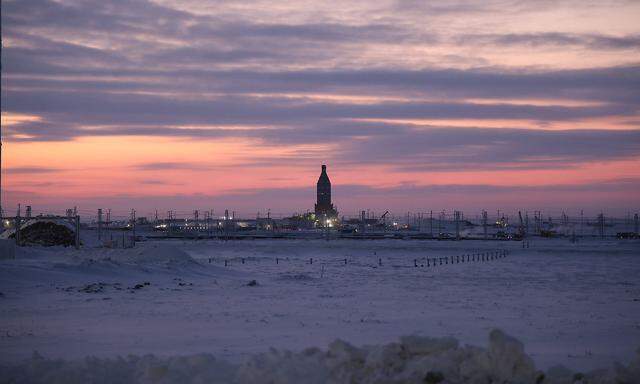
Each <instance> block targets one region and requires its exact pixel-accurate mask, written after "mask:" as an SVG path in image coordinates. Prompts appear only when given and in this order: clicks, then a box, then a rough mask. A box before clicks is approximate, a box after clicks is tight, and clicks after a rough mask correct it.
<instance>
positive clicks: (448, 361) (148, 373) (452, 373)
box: [0, 330, 640, 384]
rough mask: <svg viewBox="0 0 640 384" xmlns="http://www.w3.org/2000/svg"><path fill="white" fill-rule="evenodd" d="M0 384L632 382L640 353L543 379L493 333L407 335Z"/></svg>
mask: <svg viewBox="0 0 640 384" xmlns="http://www.w3.org/2000/svg"><path fill="white" fill-rule="evenodd" d="M0 377H2V378H3V379H5V380H7V381H8V382H12V383H13V382H15V383H27V382H28V383H50V382H61V383H62V382H64V383H86V382H91V383H114V382H118V383H131V382H134V383H204V382H207V383H432V384H435V383H443V384H444V383H484V384H486V383H535V384H541V383H550V384H556V383H557V384H561V383H592V384H598V383H602V384H604V383H637V382H639V380H640V350H639V351H638V354H637V355H636V357H635V360H634V361H633V362H632V363H631V364H630V365H629V366H623V365H620V364H616V365H615V366H614V367H613V368H611V369H609V370H606V369H605V370H598V371H593V372H589V373H573V372H571V371H569V370H568V369H566V368H563V367H554V368H552V369H550V370H548V371H547V372H541V371H538V370H536V369H535V366H534V364H533V362H532V360H531V358H530V357H529V356H527V355H526V354H525V352H524V346H523V345H522V343H520V342H519V341H518V340H516V339H514V338H513V337H510V336H508V335H506V334H504V333H503V332H502V331H499V330H493V331H492V332H491V333H490V335H489V346H488V348H486V349H485V348H479V347H474V346H460V345H459V343H458V341H457V340H455V339H453V338H429V337H418V336H407V337H402V338H401V339H400V340H399V342H394V343H390V344H386V345H376V346H364V347H361V348H358V347H354V346H352V345H350V344H348V343H346V342H344V341H341V340H337V341H335V342H333V343H331V344H330V345H329V348H328V350H326V351H322V350H320V349H318V348H310V349H307V350H304V351H302V352H290V351H281V350H276V349H272V350H270V351H269V352H267V353H262V354H258V355H255V356H253V357H251V358H249V359H248V360H247V361H246V362H244V363H242V364H232V363H228V362H225V361H222V360H219V359H216V358H215V357H214V356H212V355H209V354H199V355H193V356H184V357H168V358H160V357H155V356H153V355H147V356H142V357H137V356H128V357H126V358H122V357H118V358H115V359H99V358H94V357H88V358H85V359H83V360H80V361H64V360H48V359H45V358H43V357H41V356H40V355H38V354H34V356H33V357H32V358H31V359H30V360H27V361H24V362H22V363H18V364H14V365H0Z"/></svg>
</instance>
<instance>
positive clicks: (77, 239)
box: [76, 215, 80, 249]
mask: <svg viewBox="0 0 640 384" xmlns="http://www.w3.org/2000/svg"><path fill="white" fill-rule="evenodd" d="M76 249H80V215H76Z"/></svg>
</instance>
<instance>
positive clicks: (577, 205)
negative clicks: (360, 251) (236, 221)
mask: <svg viewBox="0 0 640 384" xmlns="http://www.w3.org/2000/svg"><path fill="white" fill-rule="evenodd" d="M639 19H640V2H638V1H623V0H614V1H589V0H581V1H577V0H576V1H573V0H568V1H547V0H541V1H519V0H488V1H483V2H480V1H442V2H427V1H414V0H406V1H405V0H397V1H396V0H382V1H341V2H338V3H336V2H335V1H317V0H313V1H306V0H302V1H297V2H290V1H286V2H274V1H260V0H258V1H252V2H247V1H240V0H238V1H236V0H220V1H211V2H208V1H180V2H170V1H165V0H153V1H151V0H149V1H141V0H134V1H117V0H99V1H75V0H57V1H53V0H18V1H12V0H3V1H2V42H3V49H2V107H1V108H2V138H3V146H2V149H3V152H2V162H3V168H2V206H3V208H4V209H5V211H6V212H7V213H14V211H15V209H16V207H17V205H18V204H19V203H20V204H22V205H23V206H24V205H32V206H33V209H34V212H54V211H55V212H61V211H64V209H65V208H67V207H73V206H78V207H80V208H81V209H82V210H83V212H88V211H91V212H93V210H95V209H97V208H104V209H107V208H111V209H112V210H113V211H114V212H122V213H124V212H128V211H129V210H130V209H132V208H135V209H136V210H137V211H138V212H141V213H142V214H147V213H149V212H153V211H154V210H156V209H157V210H159V212H161V215H163V214H164V213H165V212H166V211H167V210H174V211H177V212H179V213H185V214H186V213H187V212H190V211H191V210H193V209H201V210H210V209H213V210H214V212H222V211H224V209H229V210H230V211H231V210H235V211H236V212H238V213H243V214H252V215H253V214H255V213H256V212H258V211H260V212H263V214H264V213H265V212H266V211H267V210H271V211H272V212H273V213H274V215H275V214H280V215H284V214H289V213H293V212H304V211H306V210H310V209H313V204H314V202H315V201H314V200H315V183H316V181H317V178H318V176H319V173H320V165H321V164H327V166H328V173H329V176H330V178H331V180H332V184H333V199H334V203H335V204H336V205H337V207H338V210H339V211H340V212H341V213H342V214H345V215H351V214H355V213H356V212H358V211H359V210H361V209H371V210H374V211H379V212H383V211H385V210H391V211H393V212H399V213H400V212H406V211H412V212H429V211H430V210H433V211H437V212H439V211H441V210H447V211H448V210H452V209H461V210H464V211H465V212H469V214H475V213H478V212H480V211H481V210H482V209H486V210H489V211H494V210H496V209H502V210H506V211H509V210H511V211H517V210H523V211H533V210H542V211H544V212H555V213H557V212H561V211H563V210H565V211H567V212H574V213H575V212H579V210H581V209H583V210H585V212H587V213H589V214H595V213H597V212H599V211H600V210H605V211H606V212H610V213H611V214H625V213H627V212H637V211H638V210H639V209H640V193H639V191H640V23H638V20H639Z"/></svg>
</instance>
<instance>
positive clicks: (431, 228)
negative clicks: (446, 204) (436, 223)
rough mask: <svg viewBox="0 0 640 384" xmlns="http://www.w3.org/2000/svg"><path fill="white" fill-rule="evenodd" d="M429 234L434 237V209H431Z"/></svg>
mask: <svg viewBox="0 0 640 384" xmlns="http://www.w3.org/2000/svg"><path fill="white" fill-rule="evenodd" d="M429 234H430V235H431V237H432V238H433V210H430V211H429Z"/></svg>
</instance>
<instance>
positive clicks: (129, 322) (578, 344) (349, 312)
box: [0, 240, 640, 370]
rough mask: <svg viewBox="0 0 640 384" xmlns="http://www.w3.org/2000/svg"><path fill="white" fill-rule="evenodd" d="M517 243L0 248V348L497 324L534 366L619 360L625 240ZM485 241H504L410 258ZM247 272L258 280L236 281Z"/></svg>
mask: <svg viewBox="0 0 640 384" xmlns="http://www.w3.org/2000/svg"><path fill="white" fill-rule="evenodd" d="M530 244H531V247H530V248H528V249H522V245H521V243H520V242H493V241H488V242H482V241H461V242H453V241H403V240H379V241H361V240H332V241H324V240H309V241H305V240H243V241H229V242H222V241H198V242H194V241H187V242H183V241H158V242H143V243H139V244H138V245H137V247H136V248H135V249H128V250H118V249H116V250H109V249H97V248H86V249H82V250H80V251H76V250H74V249H63V248H52V249H45V248H21V249H19V250H18V255H17V259H16V260H0V292H2V295H1V296H0V363H13V362H16V361H18V360H23V359H26V358H30V357H31V356H32V354H33V352H34V351H38V353H40V354H41V355H43V356H45V357H48V358H65V359H78V358H82V357H85V356H88V355H93V356H98V357H114V356H117V355H123V356H124V355H128V354H136V355H143V354H146V353H153V354H155V355H156V356H160V357H168V356H175V355H191V354H196V353H210V354H213V355H214V356H216V357H218V358H223V359H225V360H228V361H230V362H232V363H239V362H242V361H245V360H246V358H247V357H248V356H250V355H254V354H256V353H259V352H265V351H267V350H268V349H269V348H270V347H275V348H278V349H291V350H294V351H300V350H302V349H304V348H307V347H322V348H326V346H327V345H328V344H329V343H331V342H332V341H334V340H335V339H343V340H345V341H347V342H349V343H351V344H353V345H355V346H362V345H365V344H385V343H389V342H391V341H396V340H398V338H399V337H400V336H403V335H418V336H434V337H442V336H452V337H455V338H456V339H458V340H460V341H461V342H462V343H463V344H465V343H469V344H473V345H478V346H486V345H487V335H488V334H489V332H490V330H491V329H493V328H499V329H502V330H504V331H505V332H507V333H509V334H511V335H514V336H516V337H517V338H518V339H520V340H521V341H522V342H523V343H524V345H525V350H526V352H527V353H528V354H529V355H530V356H531V357H532V359H533V361H534V362H535V364H536V366H538V367H541V368H544V369H546V368H549V367H550V366H552V365H555V364H563V365H565V366H567V367H569V368H571V369H573V370H587V369H593V368H599V367H607V366H611V365H612V363H613V362H614V361H620V362H623V363H625V364H628V363H629V362H630V361H631V360H632V359H633V358H634V356H635V350H636V349H637V348H638V347H640V243H639V242H638V241H630V240H627V241H614V240H610V241H602V240H583V241H580V242H579V243H577V244H573V243H570V242H569V241H567V240H531V241H530ZM499 249H507V250H510V254H509V256H507V257H506V258H501V259H497V260H492V261H486V262H466V259H465V263H459V264H458V263H456V264H453V265H451V264H447V265H442V266H440V265H437V266H436V267H433V266H430V267H427V266H426V264H425V263H424V258H425V257H428V258H441V257H445V256H448V257H450V256H461V255H463V254H464V255H466V254H474V253H482V252H488V251H494V250H499ZM210 259H211V262H209V261H210ZM242 259H244V264H243V263H242ZM276 259H277V261H276ZM310 259H313V263H310ZM345 259H346V260H347V264H346V265H345ZM379 259H381V261H382V266H379V265H378V263H379ZM414 259H418V265H419V267H417V268H416V267H414ZM225 261H226V262H227V266H226V267H225ZM422 264H425V266H424V267H421V266H420V265H422ZM252 280H255V281H256V282H257V285H255V286H249V285H247V284H248V283H249V282H250V281H252ZM145 283H148V284H145ZM138 284H139V286H138V288H136V285H138Z"/></svg>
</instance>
